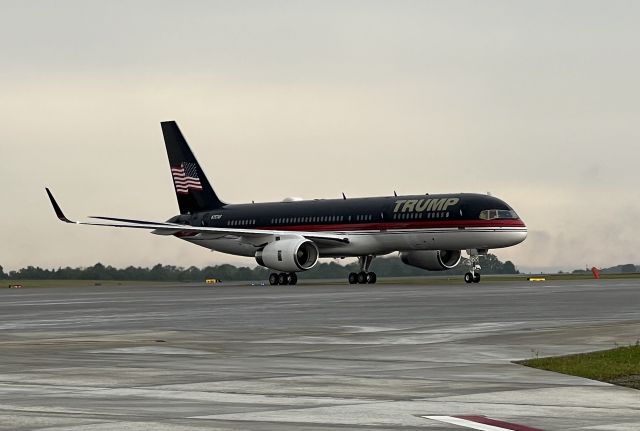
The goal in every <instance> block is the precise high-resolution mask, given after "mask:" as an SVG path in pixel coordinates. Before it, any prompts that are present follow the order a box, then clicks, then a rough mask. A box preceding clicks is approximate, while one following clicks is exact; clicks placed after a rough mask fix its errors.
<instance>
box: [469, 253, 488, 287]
mask: <svg viewBox="0 0 640 431" xmlns="http://www.w3.org/2000/svg"><path fill="white" fill-rule="evenodd" d="M467 253H468V254H469V260H468V265H469V272H467V273H466V274H465V275H464V282H465V283H467V284H470V283H480V270H481V269H482V268H481V267H480V254H479V253H478V250H467ZM485 253H486V252H485Z"/></svg>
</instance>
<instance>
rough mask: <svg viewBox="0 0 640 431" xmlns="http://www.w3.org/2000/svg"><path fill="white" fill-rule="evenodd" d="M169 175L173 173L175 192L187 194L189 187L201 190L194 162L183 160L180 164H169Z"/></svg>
mask: <svg viewBox="0 0 640 431" xmlns="http://www.w3.org/2000/svg"><path fill="white" fill-rule="evenodd" d="M171 175H173V183H174V184H175V186H176V192H178V193H180V194H188V193H189V189H192V190H202V184H201V183H200V178H199V177H198V168H197V167H196V164H195V163H189V162H183V163H181V164H180V166H171Z"/></svg>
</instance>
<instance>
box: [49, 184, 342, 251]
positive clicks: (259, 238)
mask: <svg viewBox="0 0 640 431" xmlns="http://www.w3.org/2000/svg"><path fill="white" fill-rule="evenodd" d="M46 191H47V195H48V196H49V200H50V201H51V205H52V206H53V210H54V211H55V213H56V216H57V217H58V219H60V220H61V221H63V222H65V223H72V224H78V225H87V226H108V227H121V228H129V229H147V230H150V231H151V232H152V233H155V234H158V235H176V236H179V237H188V236H194V237H195V236H196V235H197V236H198V238H211V239H215V238H223V237H226V236H236V237H243V238H246V239H247V240H248V241H247V242H250V243H261V242H269V241H270V239H269V238H270V237H273V236H278V235H282V236H292V235H295V236H302V237H305V238H307V239H310V240H312V241H318V242H320V243H332V244H334V245H335V244H336V243H343V244H348V243H349V238H348V236H347V235H340V234H331V233H323V232H304V231H285V230H267V229H235V228H219V227H206V226H202V227H200V226H191V225H182V224H178V223H167V222H154V221H146V220H133V219H124V218H116V217H101V216H94V217H91V218H93V219H99V220H105V221H109V222H111V223H103V222H90V221H87V222H82V221H73V220H70V219H68V218H67V217H66V216H65V215H64V213H63V212H62V209H61V208H60V205H58V202H56V200H55V198H54V197H53V194H51V191H50V190H49V189H48V188H46Z"/></svg>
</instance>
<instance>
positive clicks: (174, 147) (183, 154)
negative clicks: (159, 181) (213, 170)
mask: <svg viewBox="0 0 640 431" xmlns="http://www.w3.org/2000/svg"><path fill="white" fill-rule="evenodd" d="M160 125H161V126H162V134H163V136H164V143H165V146H166V147H167V156H168V157H169V167H170V168H171V176H172V178H173V186H174V188H175V191H176V197H177V198H178V206H179V207H180V213H181V214H187V213H194V212H198V211H206V210H213V209H217V208H220V207H222V206H224V205H226V204H225V203H224V202H223V201H221V200H220V198H218V195H216V192H214V191H213V188H212V187H211V184H209V180H207V177H206V176H205V174H204V171H203V170H202V168H201V167H200V165H199V164H198V161H197V160H196V158H195V156H194V155H193V153H192V152H191V149H190V148H189V144H187V141H186V140H185V139H184V136H183V135H182V132H180V128H179V127H178V124H176V122H175V121H163V122H162V123H160Z"/></svg>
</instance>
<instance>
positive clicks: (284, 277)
mask: <svg viewBox="0 0 640 431" xmlns="http://www.w3.org/2000/svg"><path fill="white" fill-rule="evenodd" d="M278 284H281V285H283V286H286V285H287V284H289V274H287V273H286V272H281V273H280V274H279V275H278Z"/></svg>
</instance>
